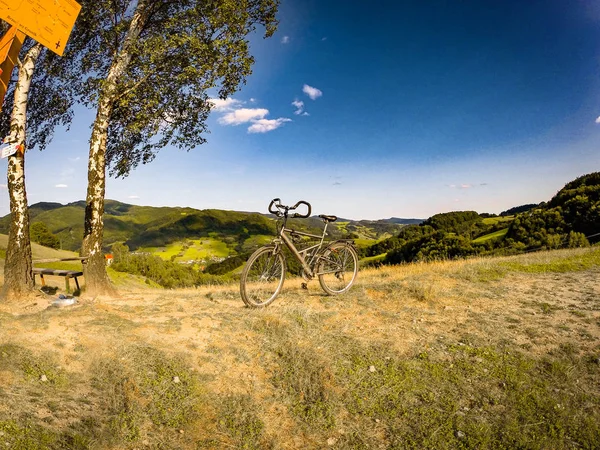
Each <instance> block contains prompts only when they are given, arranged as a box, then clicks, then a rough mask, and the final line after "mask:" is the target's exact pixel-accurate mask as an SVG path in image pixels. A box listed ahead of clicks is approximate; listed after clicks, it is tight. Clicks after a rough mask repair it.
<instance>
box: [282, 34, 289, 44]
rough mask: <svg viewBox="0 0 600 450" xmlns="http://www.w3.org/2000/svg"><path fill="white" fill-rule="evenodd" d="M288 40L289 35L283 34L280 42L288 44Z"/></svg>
mask: <svg viewBox="0 0 600 450" xmlns="http://www.w3.org/2000/svg"><path fill="white" fill-rule="evenodd" d="M289 42H290V37H289V36H284V37H282V38H281V43H282V44H289Z"/></svg>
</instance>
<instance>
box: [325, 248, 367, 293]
mask: <svg viewBox="0 0 600 450" xmlns="http://www.w3.org/2000/svg"><path fill="white" fill-rule="evenodd" d="M320 259H321V262H320V263H319V271H318V275H319V283H320V284H321V287H322V288H323V290H324V291H325V292H327V293H328V294H329V295H337V294H343V293H344V292H346V291H347V290H348V289H350V286H352V283H354V280H355V279H356V275H357V273H358V255H357V254H356V250H354V247H352V245H350V244H348V243H346V242H334V243H333V244H331V245H330V246H329V247H327V248H326V249H325V251H324V252H323V254H322V255H321V256H320Z"/></svg>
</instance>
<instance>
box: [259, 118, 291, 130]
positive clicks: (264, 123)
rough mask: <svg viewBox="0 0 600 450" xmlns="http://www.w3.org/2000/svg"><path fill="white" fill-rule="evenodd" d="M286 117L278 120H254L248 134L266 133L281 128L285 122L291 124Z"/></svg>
mask: <svg viewBox="0 0 600 450" xmlns="http://www.w3.org/2000/svg"><path fill="white" fill-rule="evenodd" d="M291 121H292V120H291V119H288V118H287V117H280V118H279V119H259V120H254V121H253V124H252V125H250V126H249V127H248V133H267V132H268V131H273V130H276V129H277V128H279V127H280V126H282V125H283V124H284V123H285V122H291Z"/></svg>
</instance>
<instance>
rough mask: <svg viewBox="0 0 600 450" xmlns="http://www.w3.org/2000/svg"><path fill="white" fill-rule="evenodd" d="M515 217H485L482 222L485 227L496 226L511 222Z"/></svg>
mask: <svg viewBox="0 0 600 450" xmlns="http://www.w3.org/2000/svg"><path fill="white" fill-rule="evenodd" d="M514 218H515V216H502V217H486V218H484V219H483V220H482V222H483V223H484V224H485V225H496V224H497V223H505V222H512V221H513V220H514Z"/></svg>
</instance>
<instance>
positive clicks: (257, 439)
mask: <svg viewBox="0 0 600 450" xmlns="http://www.w3.org/2000/svg"><path fill="white" fill-rule="evenodd" d="M218 427H219V429H220V431H221V432H222V433H223V434H225V435H226V436H227V437H228V438H229V441H230V442H228V444H229V446H230V447H231V448H241V449H247V450H253V449H257V450H259V449H264V448H271V447H272V445H269V443H268V442H266V437H265V436H264V429H265V424H264V422H263V421H262V419H261V418H260V417H259V415H258V407H257V405H256V404H255V403H254V401H253V399H252V397H251V396H249V395H243V394H236V395H228V396H227V397H225V398H224V399H223V400H222V401H221V405H220V408H219V422H218Z"/></svg>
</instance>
